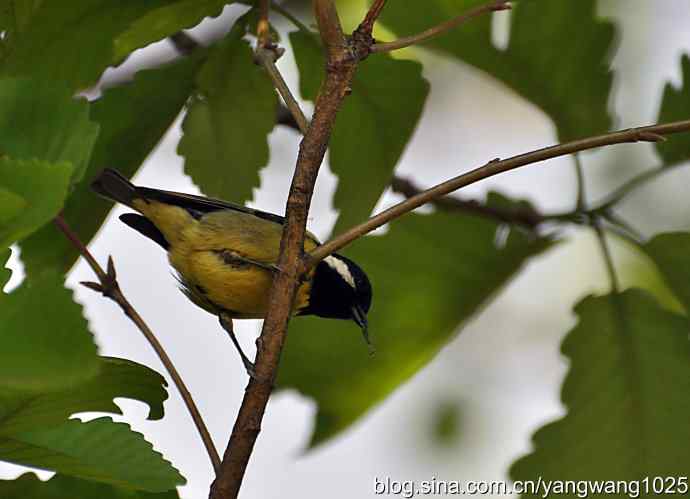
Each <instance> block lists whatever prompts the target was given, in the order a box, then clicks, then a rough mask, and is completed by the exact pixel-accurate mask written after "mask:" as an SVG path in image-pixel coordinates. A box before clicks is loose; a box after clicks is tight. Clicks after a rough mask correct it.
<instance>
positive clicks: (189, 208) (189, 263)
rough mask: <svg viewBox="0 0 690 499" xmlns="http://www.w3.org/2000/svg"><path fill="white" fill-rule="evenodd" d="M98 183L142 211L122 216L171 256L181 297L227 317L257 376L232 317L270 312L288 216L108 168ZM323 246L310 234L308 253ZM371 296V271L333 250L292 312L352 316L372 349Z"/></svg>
mask: <svg viewBox="0 0 690 499" xmlns="http://www.w3.org/2000/svg"><path fill="white" fill-rule="evenodd" d="M91 186H92V188H93V190H94V191H95V192H97V193H98V194H100V195H101V196H103V197H105V198H106V199H109V200H111V201H115V202H118V203H122V204H124V205H126V206H129V207H130V208H132V209H134V210H136V211H138V212H139V213H138V214H137V213H126V214H124V215H120V220H122V221H123V222H124V223H125V224H127V225H128V226H130V227H131V228H132V229H134V230H136V231H137V232H139V233H141V234H143V235H144V236H146V237H148V238H149V239H151V240H153V241H154V242H156V243H158V244H159V245H160V246H161V247H163V249H165V250H166V251H167V252H168V259H169V261H170V264H171V265H172V267H173V268H174V269H175V270H176V271H177V274H178V276H177V277H178V280H179V283H180V287H181V289H182V292H183V293H184V294H185V295H186V296H187V297H188V298H189V299H190V300H191V301H192V302H194V303H195V304H196V305H198V306H199V307H201V308H203V309H204V310H206V311H208V312H210V313H212V314H214V315H217V316H218V317H219V318H220V321H221V324H222V325H223V327H224V328H225V329H226V330H227V331H228V333H229V334H230V338H231V339H232V342H233V344H234V345H235V347H236V348H237V350H238V352H239V354H240V357H241V358H242V362H243V363H244V366H245V368H246V369H247V371H248V372H249V374H250V375H251V374H252V373H253V364H252V363H251V361H250V360H249V359H248V358H247V356H246V355H245V354H244V352H243V351H242V349H241V347H240V346H239V343H238V342H237V338H235V335H234V333H233V332H232V324H231V323H230V324H227V322H228V321H227V319H228V318H230V319H256V318H262V317H264V316H265V315H266V311H267V308H268V291H269V289H270V286H271V283H272V281H273V272H275V271H276V270H277V268H276V262H277V261H278V254H279V249H280V239H281V236H282V231H283V224H284V222H285V219H284V218H283V217H281V216H279V215H275V214H273V213H268V212H264V211H260V210H254V209H251V208H247V207H245V206H241V205H237V204H233V203H229V202H226V201H219V200H216V199H210V198H206V197H202V196H194V195H191V194H183V193H179V192H170V191H163V190H159V189H151V188H148V187H139V186H135V185H133V184H132V183H131V182H129V180H127V179H126V178H125V177H123V176H122V175H121V174H120V173H119V172H117V171H115V170H111V169H105V170H103V171H102V172H101V174H100V175H99V176H98V177H97V178H96V179H95V180H94V182H93V183H92V184H91ZM319 244H320V243H319V241H318V240H317V239H316V237H314V235H313V234H311V233H307V236H306V238H305V241H304V250H305V251H311V250H313V249H314V248H315V247H316V246H318V245H319ZM371 298H372V289H371V284H370V282H369V279H368V277H367V275H366V274H365V273H364V271H363V270H362V269H361V268H360V267H359V266H358V265H357V264H356V263H354V262H353V261H352V260H350V259H348V258H345V257H344V256H342V255H338V254H335V253H334V254H332V255H330V256H328V257H326V258H325V259H324V260H322V261H321V262H319V263H318V264H317V265H316V266H315V267H314V269H312V270H311V271H309V273H308V274H307V275H306V276H304V277H303V280H302V282H301V284H300V286H299V288H298V290H297V295H296V298H295V303H294V307H293V314H294V315H316V316H319V317H327V318H334V319H351V320H353V321H354V322H356V323H357V325H358V326H359V327H360V328H361V329H362V333H363V335H364V339H365V341H366V342H367V344H368V345H369V346H370V348H371V344H370V342H369V336H368V330H367V313H368V312H369V308H370V307H371Z"/></svg>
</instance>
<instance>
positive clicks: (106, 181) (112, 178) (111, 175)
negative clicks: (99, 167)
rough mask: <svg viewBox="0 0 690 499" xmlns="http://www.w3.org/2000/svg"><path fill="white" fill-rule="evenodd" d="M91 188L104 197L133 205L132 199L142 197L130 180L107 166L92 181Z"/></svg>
mask: <svg viewBox="0 0 690 499" xmlns="http://www.w3.org/2000/svg"><path fill="white" fill-rule="evenodd" d="M91 188H92V189H93V190H94V191H96V192H97V193H98V194H100V195H101V196H103V197H104V198H106V199H110V200H111V201H117V202H118V203H122V204H124V205H127V206H132V200H134V199H135V198H140V197H141V196H140V195H139V194H138V193H137V188H136V187H135V186H134V185H133V184H132V183H131V182H130V181H129V180H127V179H126V178H125V177H123V176H122V174H121V173H120V172H118V171H115V170H111V169H110V168H106V169H105V170H103V171H102V172H101V173H100V175H98V177H96V180H94V181H93V182H92V183H91Z"/></svg>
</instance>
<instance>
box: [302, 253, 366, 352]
mask: <svg viewBox="0 0 690 499" xmlns="http://www.w3.org/2000/svg"><path fill="white" fill-rule="evenodd" d="M371 296H372V293H371V283H370V282H369V278H368V277H367V275H366V274H365V273H364V271H363V270H362V269H361V267H360V266H359V265H357V264H356V263H355V262H353V261H352V260H350V259H349V258H345V257H344V256H342V255H338V254H333V255H330V256H328V257H326V258H325V259H323V260H322V261H320V262H319V263H318V264H317V266H316V269H315V271H314V278H313V279H312V285H311V293H310V295H309V306H308V307H307V308H305V309H304V310H302V312H301V313H302V314H305V315H306V314H313V315H318V316H319V317H328V318H333V319H352V320H353V321H355V322H356V323H357V325H358V326H359V327H361V328H362V333H363V334H364V339H365V340H366V341H367V343H369V336H368V332H367V313H368V312H369V308H370V307H371Z"/></svg>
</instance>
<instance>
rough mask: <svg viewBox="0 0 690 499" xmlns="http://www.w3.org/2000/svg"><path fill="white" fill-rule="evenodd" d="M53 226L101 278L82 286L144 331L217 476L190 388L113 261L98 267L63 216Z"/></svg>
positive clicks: (212, 452) (214, 458)
mask: <svg viewBox="0 0 690 499" xmlns="http://www.w3.org/2000/svg"><path fill="white" fill-rule="evenodd" d="M53 222H54V223H55V225H56V226H57V227H58V229H60V231H62V233H63V234H64V235H65V236H66V237H67V239H68V240H69V241H70V242H71V243H72V244H73V245H74V247H75V248H76V249H77V250H78V251H79V253H81V255H82V256H83V257H84V259H85V260H86V262H87V263H88V264H89V266H90V267H91V269H92V270H93V272H94V273H95V274H96V276H97V277H98V281H99V282H97V283H96V282H82V283H81V284H83V285H84V286H86V287H87V288H89V289H92V290H94V291H96V292H99V293H102V294H103V296H106V297H108V298H110V299H111V300H113V301H114V302H115V303H117V304H118V305H119V306H120V308H121V309H122V311H123V312H124V313H125V315H126V316H127V317H129V318H130V320H131V321H132V322H133V323H134V324H135V325H136V326H137V328H138V329H139V331H141V333H142V334H143V335H144V337H145V338H146V340H147V341H148V342H149V344H150V345H151V348H153V350H154V351H155V352H156V355H158V358H159V359H160V361H161V363H162V364H163V366H164V367H165V370H166V371H168V374H169V375H170V377H171V378H172V380H173V383H175V386H176V387H177V390H178V391H179V392H180V395H181V396H182V400H183V401H184V403H185V405H186V406H187V411H189V415H190V416H191V417H192V421H194V425H195V426H196V429H197V431H198V432H199V436H200V437H201V441H202V442H203V443H204V447H206V452H207V453H208V457H209V458H210V460H211V464H212V465H213V469H214V470H216V472H217V471H218V469H219V468H220V457H219V456H218V451H216V448H215V446H214V445H213V440H212V439H211V435H210V433H209V432H208V428H207V427H206V424H205V423H204V419H203V418H202V417H201V413H200V412H199V409H198V408H197V406H196V404H195V403H194V399H193V398H192V394H191V393H190V392H189V390H188V389H187V386H186V385H185V383H184V381H183V380H182V376H180V374H179V373H178V372H177V369H176V368H175V364H173V361H172V360H171V359H170V357H168V354H167V353H166V352H165V349H164V348H163V345H161V344H160V342H159V341H158V339H157V338H156V336H155V335H154V334H153V331H151V328H149V327H148V325H147V324H146V322H144V319H143V318H142V317H141V316H140V315H139V313H138V312H137V311H136V309H135V308H134V307H133V306H132V304H131V303H129V301H128V300H127V298H126V297H125V295H124V293H122V290H121V289H120V285H119V284H118V282H117V274H116V272H115V265H114V264H113V259H112V257H109V258H108V270H107V272H106V271H104V270H103V268H102V267H101V266H100V265H99V264H98V262H97V261H96V259H95V258H94V257H93V255H92V254H91V252H90V251H89V249H88V248H87V247H86V245H84V243H82V242H81V240H80V239H79V236H78V235H77V234H76V233H75V232H74V231H73V230H72V229H71V227H70V226H69V225H68V224H67V221H66V220H65V219H64V217H63V216H62V214H60V215H58V216H57V217H55V219H54V220H53Z"/></svg>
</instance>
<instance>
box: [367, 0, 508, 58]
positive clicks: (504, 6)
mask: <svg viewBox="0 0 690 499" xmlns="http://www.w3.org/2000/svg"><path fill="white" fill-rule="evenodd" d="M510 8H511V6H510V3H508V0H493V1H492V2H489V3H488V4H486V5H481V6H479V7H475V8H474V9H471V10H468V11H467V12H465V13H463V14H461V15H459V16H458V17H455V18H453V19H451V20H450V21H446V22H444V23H441V24H439V25H437V26H434V27H433V28H429V29H427V30H425V31H422V32H421V33H417V34H416V35H412V36H406V37H404V38H399V39H397V40H394V41H392V42H382V43H375V44H374V45H372V47H371V52H372V53H374V52H390V51H392V50H398V49H402V48H405V47H409V46H410V45H416V44H419V43H422V42H425V41H427V40H429V39H430V38H434V37H436V36H438V35H441V34H443V33H445V32H447V31H450V30H452V29H454V28H457V27H458V26H460V25H461V24H463V23H465V22H467V21H469V20H470V19H474V18H475V17H479V16H481V15H483V14H487V13H489V12H495V11H499V10H509V9H510Z"/></svg>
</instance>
